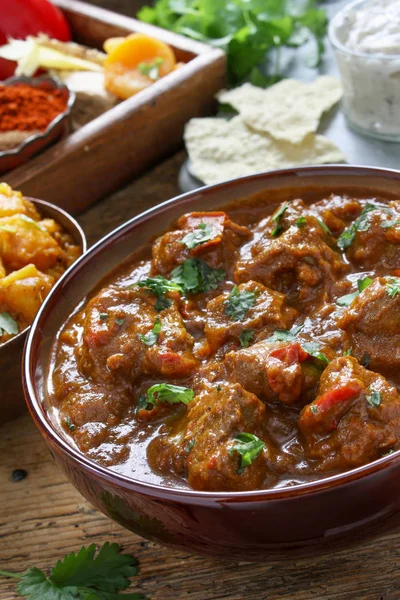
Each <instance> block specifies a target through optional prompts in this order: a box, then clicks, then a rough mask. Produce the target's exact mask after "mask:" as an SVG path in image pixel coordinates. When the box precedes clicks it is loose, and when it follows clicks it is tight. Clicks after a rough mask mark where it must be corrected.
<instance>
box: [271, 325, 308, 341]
mask: <svg viewBox="0 0 400 600" xmlns="http://www.w3.org/2000/svg"><path fill="white" fill-rule="evenodd" d="M303 327H304V323H301V324H300V325H296V326H294V325H293V327H292V328H291V329H277V330H276V331H274V333H273V334H272V335H271V337H269V338H268V341H269V342H292V341H293V340H294V339H295V337H296V335H297V334H298V333H299V332H300V331H301V330H302V329H303Z"/></svg>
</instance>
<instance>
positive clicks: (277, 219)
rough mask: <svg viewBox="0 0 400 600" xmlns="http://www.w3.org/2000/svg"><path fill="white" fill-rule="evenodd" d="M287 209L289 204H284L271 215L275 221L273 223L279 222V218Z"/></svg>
mask: <svg viewBox="0 0 400 600" xmlns="http://www.w3.org/2000/svg"><path fill="white" fill-rule="evenodd" d="M288 208H289V202H284V203H283V204H282V205H281V206H280V207H279V209H278V210H277V211H276V212H275V213H274V214H273V216H272V220H273V221H275V223H279V221H280V220H281V218H282V217H283V215H284V214H285V212H286V211H287V209H288Z"/></svg>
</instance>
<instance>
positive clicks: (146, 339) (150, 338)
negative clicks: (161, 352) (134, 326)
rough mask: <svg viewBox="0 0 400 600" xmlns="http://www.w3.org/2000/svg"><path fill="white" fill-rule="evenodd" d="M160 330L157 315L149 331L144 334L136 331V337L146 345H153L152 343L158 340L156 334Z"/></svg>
mask: <svg viewBox="0 0 400 600" xmlns="http://www.w3.org/2000/svg"><path fill="white" fill-rule="evenodd" d="M160 332H161V322H160V321H159V320H158V317H157V319H156V322H155V323H154V327H153V329H152V330H151V331H149V333H146V335H143V334H141V333H138V338H139V339H140V340H141V341H142V342H143V344H146V346H154V344H155V343H156V342H157V340H158V336H159V335H160Z"/></svg>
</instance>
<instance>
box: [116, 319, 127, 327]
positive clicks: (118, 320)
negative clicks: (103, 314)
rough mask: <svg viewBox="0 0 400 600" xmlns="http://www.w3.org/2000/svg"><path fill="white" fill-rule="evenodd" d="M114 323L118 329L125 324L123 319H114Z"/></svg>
mask: <svg viewBox="0 0 400 600" xmlns="http://www.w3.org/2000/svg"><path fill="white" fill-rule="evenodd" d="M115 322H116V324H117V325H118V327H122V325H123V324H124V323H125V319H115Z"/></svg>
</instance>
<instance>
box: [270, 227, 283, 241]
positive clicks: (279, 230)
mask: <svg viewBox="0 0 400 600" xmlns="http://www.w3.org/2000/svg"><path fill="white" fill-rule="evenodd" d="M283 230H284V228H283V226H282V225H278V226H277V227H274V228H273V230H272V231H271V237H273V238H276V237H279V236H280V235H281V233H282V231H283Z"/></svg>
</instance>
